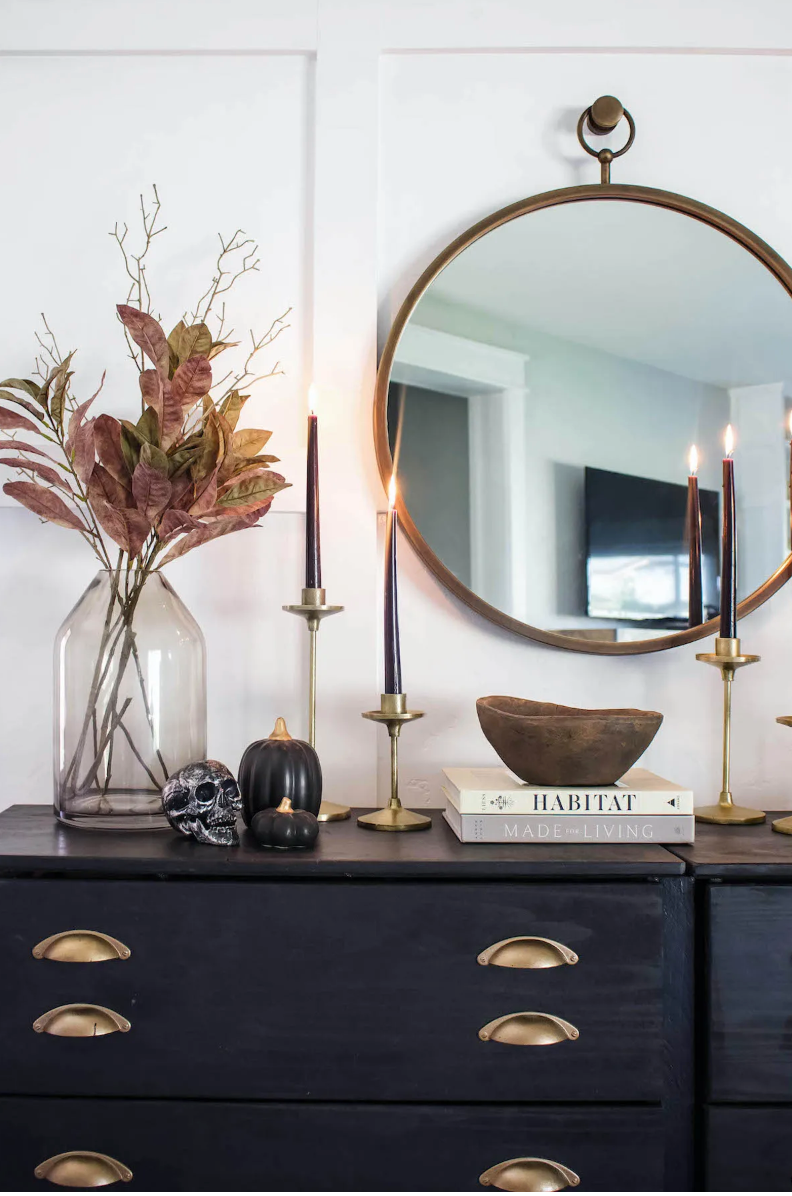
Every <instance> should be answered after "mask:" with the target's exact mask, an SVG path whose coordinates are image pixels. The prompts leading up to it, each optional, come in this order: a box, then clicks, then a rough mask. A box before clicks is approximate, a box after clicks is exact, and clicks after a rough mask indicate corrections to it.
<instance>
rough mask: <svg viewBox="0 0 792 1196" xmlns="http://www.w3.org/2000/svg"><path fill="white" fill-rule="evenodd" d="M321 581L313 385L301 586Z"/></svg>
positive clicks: (313, 389) (316, 586) (317, 585)
mask: <svg viewBox="0 0 792 1196" xmlns="http://www.w3.org/2000/svg"><path fill="white" fill-rule="evenodd" d="M321 585H322V550H321V544H320V540H319V427H318V420H317V416H316V387H315V386H314V385H313V384H311V386H310V387H309V389H308V458H307V473H306V479H305V586H306V589H310V590H314V589H320V588H321Z"/></svg>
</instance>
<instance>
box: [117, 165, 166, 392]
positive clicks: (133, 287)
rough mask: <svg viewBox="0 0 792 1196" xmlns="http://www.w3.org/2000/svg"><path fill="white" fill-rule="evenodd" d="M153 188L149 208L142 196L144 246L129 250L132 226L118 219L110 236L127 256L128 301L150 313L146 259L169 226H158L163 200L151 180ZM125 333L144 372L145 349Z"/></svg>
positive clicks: (132, 352) (125, 268) (135, 360)
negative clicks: (127, 244)
mask: <svg viewBox="0 0 792 1196" xmlns="http://www.w3.org/2000/svg"><path fill="white" fill-rule="evenodd" d="M151 189H152V191H153V193H154V200H153V203H152V206H151V209H150V210H148V209H147V208H146V201H145V198H144V196H143V195H142V194H141V196H140V216H141V223H142V225H143V247H142V249H141V251H140V253H133V252H131V251H130V250H128V249H127V246H126V239H127V236H128V235H129V227H128V226H127V225H126V224H125V225H124V227H123V232H120V231H119V226H118V222H116V224H115V226H114V228H113V231H112V232H111V233H110V236H111V237H112V238H113V240H114V241H115V242H116V244H117V245H118V248H119V249H120V250H121V256H122V257H123V259H124V270H125V271H126V275H127V278H128V279H129V289H128V291H127V296H126V302H127V304H130V305H131V306H133V307H137V308H138V309H139V310H140V311H145V312H148V313H149V314H150V313H151V292H150V290H149V285H148V279H147V277H146V258H147V257H148V253H149V250H150V249H151V245H152V242H153V240H154V238H155V237H158V236H159V234H160V233H164V232H165V229H166V228H167V227H168V226H167V224H163V225H161V226H160V227H159V228H158V227H157V221H158V219H159V216H160V211H161V209H162V202H161V200H160V197H159V193H158V191H157V184H156V183H152V187H151ZM124 336H125V337H126V342H127V347H128V349H129V356H130V357H131V358H132V360H133V361H134V363H135V365H136V366H137V367H138V369H139V370H141V372H142V371H143V370H144V369H145V358H144V355H143V351H142V349H138V348H137V346H136V345H135V344H134V342H133V341H132V338H131V337H130V335H129V331H128V330H127V329H126V328H124Z"/></svg>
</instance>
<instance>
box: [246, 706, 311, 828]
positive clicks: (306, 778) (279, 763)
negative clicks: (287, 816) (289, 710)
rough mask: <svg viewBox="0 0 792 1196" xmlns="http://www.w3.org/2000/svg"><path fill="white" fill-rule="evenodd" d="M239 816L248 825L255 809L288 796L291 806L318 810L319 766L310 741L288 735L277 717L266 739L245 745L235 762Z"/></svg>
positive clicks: (255, 811)
mask: <svg viewBox="0 0 792 1196" xmlns="http://www.w3.org/2000/svg"><path fill="white" fill-rule="evenodd" d="M239 789H240V792H241V794H242V817H243V818H244V819H245V824H246V825H247V826H250V825H251V823H252V821H253V815H254V814H256V813H258V811H259V810H267V809H269V808H270V807H272V806H277V804H278V802H279V801H280V800H281V798H283V797H288V799H289V801H290V802H291V804H292V806H293V807H294V809H295V810H307V811H308V812H309V813H310V814H318V813H319V806H320V805H321V804H322V766H321V765H320V763H319V757H318V756H317V754H316V752H315V751H314V750H313V748H312V747H311V745H310V744H308V743H304V742H303V740H302V739H292V737H291V735H290V734H289V732H288V730H287V729H286V723H285V722H284V721H283V719H282V718H279V719H278V721H277V722H276V723H275V730H274V731H273V732H272V734H271V735H270V737H269V739H259V740H258V741H257V742H256V743H251V745H250V747H248V748H246V749H245V754H244V756H243V757H242V763H241V764H240V765H239Z"/></svg>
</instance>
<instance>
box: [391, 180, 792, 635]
mask: <svg viewBox="0 0 792 1196" xmlns="http://www.w3.org/2000/svg"><path fill="white" fill-rule="evenodd" d="M400 405H403V427H402V439H401V452H400V460H399V481H400V486H401V489H402V493H403V496H404V501H405V504H406V507H407V509H408V511H409V513H410V515H411V517H412V519H413V521H414V522H415V524H416V526H417V528H418V531H419V532H420V533H421V535H422V536H423V538H424V539H425V540H426V542H427V543H428V545H429V547H430V548H431V549H432V550H433V552H434V553H435V554H436V555H437V556H438V557H439V558H440V560H441V561H442V563H443V564H444V565H445V566H446V567H447V568H448V569H449V570H450V571H451V572H452V573H453V574H455V576H456V577H457V578H458V579H459V580H460V581H461V582H462V583H463V584H464V585H465V586H467V587H468V588H469V589H471V590H473V591H474V592H475V594H477V595H478V596H479V597H480V598H482V599H483V600H484V601H486V602H488V603H490V604H491V605H492V606H494V607H496V608H498V609H499V610H501V611H503V612H505V613H507V614H509V615H511V616H512V617H514V618H516V619H519V620H521V621H522V622H525V623H529V624H532V625H533V626H535V627H539V628H542V629H546V630H552V631H555V632H558V633H562V634H568V635H572V636H576V637H581V638H593V639H601V640H611V641H616V642H618V641H626V640H640V639H648V638H651V637H654V636H662V635H667V634H668V633H669V632H670V631H672V630H679V629H682V628H684V627H687V625H688V544H687V535H686V505H687V494H688V473H689V468H690V467H689V455H690V451H691V447H692V446H696V449H697V453H698V469H697V476H698V484H699V496H700V504H701V529H702V542H701V578H702V608H703V618H704V619H707V618H710V617H712V616H713V615H715V614H716V613H717V610H718V605H719V523H720V518H721V503H722V499H721V470H722V464H721V462H722V458H723V455H724V448H723V444H724V432H725V429H726V427H727V425H728V424H731V425H732V426H733V428H734V433H735V438H736V446H735V450H734V462H735V475H736V489H737V537H738V544H739V570H738V598H739V599H740V600H742V599H743V598H745V597H747V596H748V595H749V594H751V593H752V592H753V591H754V590H755V589H757V588H758V587H759V586H761V585H762V584H763V583H764V582H765V581H766V580H767V579H768V578H769V577H770V575H771V574H773V573H774V572H775V571H776V569H777V568H778V567H779V566H780V565H781V564H782V562H783V561H784V559H785V558H786V556H787V554H788V553H789V547H790V545H789V500H788V491H789V477H790V447H789V437H790V433H789V422H788V421H789V412H790V407H792V300H790V296H789V295H788V294H787V292H786V290H785V289H784V287H783V286H782V285H781V283H780V282H779V281H778V280H777V279H776V277H775V276H774V275H773V274H772V273H771V272H770V270H768V269H767V267H765V265H764V264H763V263H762V262H761V261H760V260H759V259H758V258H756V257H754V256H753V254H751V253H750V252H749V251H748V250H746V249H745V248H743V246H741V245H739V244H738V243H737V242H735V241H733V240H732V239H731V238H730V237H728V236H727V235H725V234H724V233H722V232H720V231H719V230H718V229H716V228H714V227H711V226H709V225H707V224H705V223H703V222H702V221H700V220H697V219H694V218H692V217H689V216H686V215H684V214H682V213H679V212H676V211H673V210H670V209H667V208H663V207H660V206H656V205H654V204H647V203H640V202H632V201H624V200H609V199H604V198H603V199H599V198H597V199H596V200H587V201H576V202H569V203H564V204H561V205H559V206H556V207H553V208H546V209H541V210H538V211H535V212H531V213H528V214H526V215H523V216H520V217H517V218H515V219H513V220H511V221H510V222H509V223H507V224H504V225H502V226H501V227H500V228H497V229H494V230H493V231H491V232H489V233H487V234H486V235H485V236H483V237H482V238H480V239H479V240H478V241H477V242H475V243H474V244H473V245H471V246H469V247H468V248H467V249H465V250H463V251H462V253H460V254H459V255H458V256H457V257H456V258H455V259H454V260H453V261H452V262H450V264H449V265H447V266H446V267H445V269H444V270H443V271H442V272H441V273H440V274H439V275H438V276H437V278H435V280H434V281H433V282H432V283H431V284H430V285H429V287H428V288H427V290H426V291H425V292H424V295H423V296H422V298H421V299H420V300H419V302H418V304H417V306H416V307H415V309H414V311H413V313H412V315H411V317H410V319H409V321H408V323H407V325H406V327H405V329H404V332H403V334H402V337H401V339H400V341H399V344H398V346H397V349H396V354H395V357H394V361H393V367H392V370H391V377H390V385H389V395H388V432H389V437H390V441H391V448H392V449H393V446H394V441H395V436H396V426H397V422H398V416H399V409H400Z"/></svg>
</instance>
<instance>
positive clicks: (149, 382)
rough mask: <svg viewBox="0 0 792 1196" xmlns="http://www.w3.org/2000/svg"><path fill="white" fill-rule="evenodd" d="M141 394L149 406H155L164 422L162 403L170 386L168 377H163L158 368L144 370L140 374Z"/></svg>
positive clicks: (158, 416)
mask: <svg viewBox="0 0 792 1196" xmlns="http://www.w3.org/2000/svg"><path fill="white" fill-rule="evenodd" d="M139 381H140V394H141V396H142V398H143V402H144V403H145V404H146V406H147V407H153V408H154V411H155V412H156V415H157V419H158V421H159V423H160V425H161V424H162V404H163V398H164V394H165V389H166V387H167V388H169V387H170V382H168V379H167V378H163V377H162V375H161V374H160V373H159V371H158V370H143V372H142V373H141V375H140V379H139Z"/></svg>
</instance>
